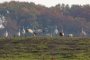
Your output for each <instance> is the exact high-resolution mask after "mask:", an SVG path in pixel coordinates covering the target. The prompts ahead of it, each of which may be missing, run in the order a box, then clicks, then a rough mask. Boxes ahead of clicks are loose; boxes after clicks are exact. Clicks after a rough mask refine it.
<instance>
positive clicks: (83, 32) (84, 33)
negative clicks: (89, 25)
mask: <svg viewBox="0 0 90 60" xmlns="http://www.w3.org/2000/svg"><path fill="white" fill-rule="evenodd" d="M81 34H82V35H84V36H86V35H87V33H86V32H85V31H84V30H83V28H82V31H81Z"/></svg>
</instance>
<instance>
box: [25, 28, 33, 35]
mask: <svg viewBox="0 0 90 60" xmlns="http://www.w3.org/2000/svg"><path fill="white" fill-rule="evenodd" d="M26 31H27V32H29V33H32V34H33V33H34V31H33V30H32V29H27V30H26Z"/></svg>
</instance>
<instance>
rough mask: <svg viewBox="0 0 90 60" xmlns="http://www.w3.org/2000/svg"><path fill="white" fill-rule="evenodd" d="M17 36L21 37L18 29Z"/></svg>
mask: <svg viewBox="0 0 90 60" xmlns="http://www.w3.org/2000/svg"><path fill="white" fill-rule="evenodd" d="M17 36H19V37H20V36H21V33H20V29H19V31H18V33H17Z"/></svg>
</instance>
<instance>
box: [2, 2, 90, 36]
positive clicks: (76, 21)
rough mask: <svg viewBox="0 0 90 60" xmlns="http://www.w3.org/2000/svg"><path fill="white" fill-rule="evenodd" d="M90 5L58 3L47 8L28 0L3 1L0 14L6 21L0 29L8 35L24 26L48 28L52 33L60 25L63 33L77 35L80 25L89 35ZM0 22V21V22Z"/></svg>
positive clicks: (59, 27) (13, 33)
mask: <svg viewBox="0 0 90 60" xmlns="http://www.w3.org/2000/svg"><path fill="white" fill-rule="evenodd" d="M89 10H90V5H83V6H80V5H72V6H71V7H69V6H68V5H64V4H61V5H60V4H58V5H56V6H54V7H50V8H47V7H45V6H42V5H36V4H34V3H28V2H15V1H11V2H5V3H2V4H0V16H4V17H5V20H6V23H3V25H4V26H5V28H4V29H0V31H1V32H0V34H1V35H2V34H3V33H4V32H5V30H8V31H9V33H10V35H15V34H16V32H18V30H19V29H20V30H22V28H23V27H24V28H25V29H26V28H31V29H43V30H45V29H46V28H47V29H48V30H49V31H48V33H53V31H54V29H55V27H56V26H57V27H58V29H59V31H61V26H63V30H64V32H65V34H69V33H73V34H75V35H79V34H80V32H81V29H82V27H83V28H84V30H85V31H86V32H87V34H88V35H90V27H89V26H90V11H89ZM0 24H1V23H0Z"/></svg>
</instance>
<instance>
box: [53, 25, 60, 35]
mask: <svg viewBox="0 0 90 60" xmlns="http://www.w3.org/2000/svg"><path fill="white" fill-rule="evenodd" d="M54 33H55V34H56V35H57V34H58V33H59V31H58V29H57V26H56V28H55V31H54Z"/></svg>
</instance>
